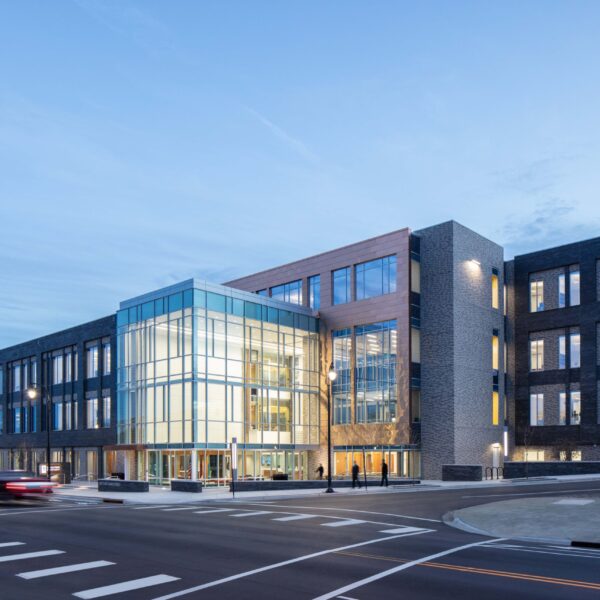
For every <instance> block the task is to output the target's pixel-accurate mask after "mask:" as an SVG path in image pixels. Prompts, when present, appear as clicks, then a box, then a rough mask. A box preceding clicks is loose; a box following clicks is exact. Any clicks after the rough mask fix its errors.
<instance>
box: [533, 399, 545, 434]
mask: <svg viewBox="0 0 600 600" xmlns="http://www.w3.org/2000/svg"><path fill="white" fill-rule="evenodd" d="M529 401H530V421H529V423H530V424H531V425H532V426H533V427H536V426H538V425H543V424H544V394H531V395H530V396H529Z"/></svg>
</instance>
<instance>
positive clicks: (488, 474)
mask: <svg viewBox="0 0 600 600" xmlns="http://www.w3.org/2000/svg"><path fill="white" fill-rule="evenodd" d="M485 478H486V480H487V479H504V469H503V468H502V467H486V468H485Z"/></svg>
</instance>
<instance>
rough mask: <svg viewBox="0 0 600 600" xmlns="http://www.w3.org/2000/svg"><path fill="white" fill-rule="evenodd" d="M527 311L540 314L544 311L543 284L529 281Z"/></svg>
mask: <svg viewBox="0 0 600 600" xmlns="http://www.w3.org/2000/svg"><path fill="white" fill-rule="evenodd" d="M529 310H530V311H531V312H541V311H542V310H544V282H543V281H531V282H530V283H529Z"/></svg>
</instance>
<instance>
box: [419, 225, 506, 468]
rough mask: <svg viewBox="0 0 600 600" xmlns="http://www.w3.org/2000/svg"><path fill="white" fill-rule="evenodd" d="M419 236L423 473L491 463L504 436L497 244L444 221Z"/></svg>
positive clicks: (501, 272) (501, 266)
mask: <svg viewBox="0 0 600 600" xmlns="http://www.w3.org/2000/svg"><path fill="white" fill-rule="evenodd" d="M415 235H418V236H419V237H420V238H421V387H422V390H421V411H422V422H421V439H422V448H423V478H424V479H440V477H441V471H442V464H479V465H483V466H484V467H485V466H492V454H493V449H492V445H493V444H501V443H502V432H503V418H502V415H503V406H502V400H503V397H504V377H503V376H502V374H503V369H504V365H503V362H504V359H503V352H502V348H503V344H504V316H503V307H502V304H503V300H502V294H500V306H499V308H498V309H494V308H492V284H491V279H492V269H493V268H495V269H497V270H498V279H499V281H500V282H502V281H504V257H503V250H502V248H501V247H500V246H498V245H497V244H495V243H493V242H491V241H489V240H487V239H485V238H483V237H482V236H480V235H478V234H477V233H475V232H473V231H471V230H470V229H467V228H466V227H464V226H462V225H460V224H458V223H456V222H454V221H449V222H447V223H442V224H441V225H436V226H434V227H429V228H427V229H423V230H421V231H417V232H415ZM494 330H497V332H498V336H499V346H500V352H499V355H500V356H499V373H498V393H499V398H500V407H499V424H498V425H496V426H494V425H492V391H493V371H492V335H493V331H494Z"/></svg>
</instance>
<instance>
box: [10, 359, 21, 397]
mask: <svg viewBox="0 0 600 600" xmlns="http://www.w3.org/2000/svg"><path fill="white" fill-rule="evenodd" d="M12 379H13V381H12V391H13V392H20V391H21V365H14V366H13V368H12Z"/></svg>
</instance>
